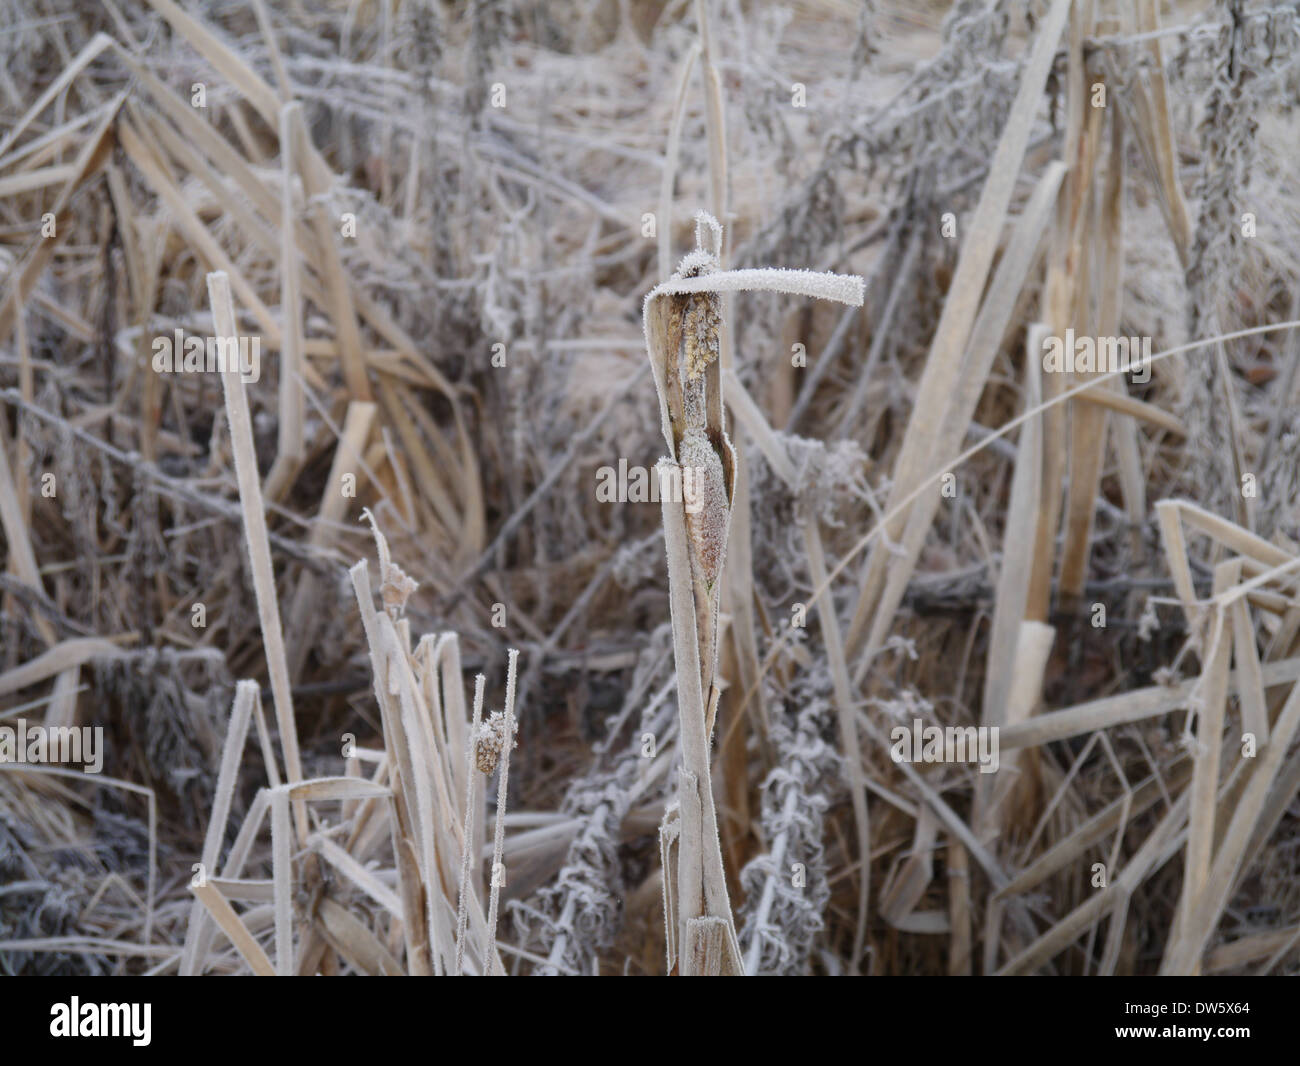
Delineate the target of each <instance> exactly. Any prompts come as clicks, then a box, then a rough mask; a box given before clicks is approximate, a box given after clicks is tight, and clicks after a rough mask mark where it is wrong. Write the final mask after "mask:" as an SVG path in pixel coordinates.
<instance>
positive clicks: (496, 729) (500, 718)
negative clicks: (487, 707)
mask: <svg viewBox="0 0 1300 1066" xmlns="http://www.w3.org/2000/svg"><path fill="white" fill-rule="evenodd" d="M511 726H512V728H511V730H510V734H511V736H510V749H511V750H512V751H513V750H514V749H515V748H517V747H518V746H519V742H518V741H517V740H516V739H515V734H516V733H518V732H519V723H518V722H511ZM505 747H506V716H505V715H504V714H502V713H501V712H500V711H493V712H492V713H491V714H490V715H488V717H487V721H485V722H483V723H482V724H481V725H480V726H479V727H478V735H477V736H476V737H475V738H474V764H475V765H476V766H477V767H478V768H479V769H480V770H481V771H483V773H485V774H490V773H491V772H492V771H493V770H495V769H496V768H497V763H498V762H499V761H500V759H501V753H502V752H503V751H505Z"/></svg>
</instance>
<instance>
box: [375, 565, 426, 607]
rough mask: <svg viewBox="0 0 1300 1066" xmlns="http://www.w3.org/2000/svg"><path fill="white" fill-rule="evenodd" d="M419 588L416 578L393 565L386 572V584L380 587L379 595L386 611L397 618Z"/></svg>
mask: <svg viewBox="0 0 1300 1066" xmlns="http://www.w3.org/2000/svg"><path fill="white" fill-rule="evenodd" d="M419 587H420V586H419V583H418V582H417V581H416V580H415V579H414V578H412V577H410V576H409V575H408V574H407V573H406V572H405V571H404V570H403V569H402V568H401V567H400V566H398V565H397V564H395V563H392V564H389V566H388V567H386V568H385V570H384V583H383V585H381V586H380V589H379V594H380V596H381V597H382V598H383V601H384V607H385V609H386V610H387V611H388V613H389V614H390V615H392V616H393V617H394V618H396V617H397V616H398V615H400V614H401V613H402V611H404V610H405V609H406V601H407V600H408V599H410V598H411V593H412V592H414V591H415V590H416V589H417V588H419Z"/></svg>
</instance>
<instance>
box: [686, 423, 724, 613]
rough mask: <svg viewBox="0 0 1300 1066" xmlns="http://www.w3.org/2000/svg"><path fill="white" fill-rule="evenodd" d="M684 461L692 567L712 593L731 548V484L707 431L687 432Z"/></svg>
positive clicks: (688, 535)
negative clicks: (728, 482)
mask: <svg viewBox="0 0 1300 1066" xmlns="http://www.w3.org/2000/svg"><path fill="white" fill-rule="evenodd" d="M680 457H681V459H680V462H681V468H682V495H683V500H684V502H685V504H686V537H687V540H688V541H689V542H690V550H691V556H692V565H693V566H694V568H695V572H696V573H697V574H698V575H699V576H700V577H701V578H703V579H704V583H705V586H706V587H707V588H710V589H711V588H713V585H714V583H715V582H716V581H717V580H718V574H719V573H720V572H721V571H722V559H723V554H724V552H725V551H726V547H727V527H728V524H729V522H730V518H731V505H730V503H728V501H727V481H726V477H725V476H724V474H723V470H722V460H721V459H720V458H719V457H718V453H717V452H716V451H715V450H714V448H713V443H712V441H710V440H709V438H708V436H707V435H706V434H705V433H704V431H703V430H700V429H690V430H687V432H686V435H685V436H684V437H683V438H682V445H681V450H680Z"/></svg>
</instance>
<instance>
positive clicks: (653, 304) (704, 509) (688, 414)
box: [644, 212, 864, 976]
mask: <svg viewBox="0 0 1300 1066" xmlns="http://www.w3.org/2000/svg"><path fill="white" fill-rule="evenodd" d="M721 249H722V227H721V226H720V225H719V224H718V222H717V220H716V219H714V218H713V217H712V216H711V215H709V214H707V213H705V212H700V213H699V214H697V215H696V225H695V249H694V251H692V252H690V253H689V254H688V255H687V256H686V257H685V258H684V259H683V260H682V261H681V264H680V266H679V267H678V268H677V272H676V273H675V274H673V276H672V277H671V278H670V279H669V280H668V281H666V282H664V283H663V284H662V285H659V286H657V287H656V288H654V289H653V290H651V292H650V293H649V295H648V296H646V300H645V310H644V318H645V334H646V347H647V350H648V352H649V355H650V365H651V368H652V369H653V371H654V376H655V385H656V387H657V389H658V391H659V412H660V419H661V422H662V428H663V434H664V440H665V441H666V442H667V444H668V450H669V454H668V455H667V456H666V457H665V458H663V459H661V460H660V462H659V467H658V472H659V477H660V483H661V485H662V486H664V487H665V491H663V492H661V493H660V496H661V500H662V506H663V515H664V540H665V544H666V547H667V554H668V585H669V603H670V605H671V611H672V622H673V646H674V653H675V657H676V664H677V704H678V713H679V715H680V719H681V721H680V727H681V728H680V745H681V755H682V765H681V770H680V778H679V787H678V798H677V801H676V802H675V803H674V804H672V805H670V807H669V810H668V811H667V813H666V814H665V816H664V825H663V827H662V829H661V839H662V845H663V847H662V850H663V854H664V857H665V863H666V866H665V870H664V906H665V921H666V924H667V941H668V965H669V969H670V970H671V968H672V965H673V961H674V958H675V957H676V956H680V959H681V964H680V971H679V972H680V973H681V974H682V975H683V976H693V975H704V974H736V975H739V974H741V973H743V968H742V964H741V958H740V948H739V945H738V944H737V942H736V931H735V925H734V922H733V920H732V915H731V903H730V901H729V899H728V897H727V886H726V880H725V876H724V873H723V867H722V848H721V844H720V842H719V838H718V821H717V812H716V810H715V808H714V803H713V789H712V786H711V783H710V773H709V737H710V734H711V732H712V726H713V721H714V718H715V715H716V712H717V700H718V687H717V685H716V683H715V674H716V669H717V631H718V606H719V595H720V592H721V584H720V582H719V580H718V579H719V577H720V576H721V573H722V567H723V564H724V562H725V560H726V549H727V533H728V528H729V526H730V521H731V506H732V501H733V499H734V495H735V470H736V463H735V453H734V452H733V450H732V447H731V442H730V441H729V440H728V439H727V434H726V428H725V424H724V420H723V409H722V374H721V367H720V365H719V359H718V352H719V333H720V331H721V328H722V309H721V300H720V299H719V295H718V294H719V293H724V292H736V291H742V290H747V289H748V290H766V291H769V292H786V293H791V294H793V295H797V296H814V297H820V298H823V299H830V300H838V301H840V302H841V303H847V304H855V305H859V304H861V303H862V299H863V289H864V286H863V282H862V279H861V278H858V277H845V276H841V275H835V274H819V273H813V272H811V271H801V270H774V269H764V270H721V269H720V266H719V256H720V253H721ZM687 470H689V471H690V472H691V476H690V477H689V478H688V477H687V476H686V471H687ZM688 485H689V486H692V487H693V491H683V492H673V491H671V490H670V489H669V487H670V486H682V487H683V488H684V489H685V487H686V486H688ZM687 496H691V497H692V498H691V499H687V498H686V497H687ZM674 857H675V860H676V871H675V873H676V876H675V877H674V870H673V869H672V868H671V866H672V863H673V861H674Z"/></svg>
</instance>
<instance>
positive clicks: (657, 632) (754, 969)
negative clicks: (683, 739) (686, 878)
mask: <svg viewBox="0 0 1300 1066" xmlns="http://www.w3.org/2000/svg"><path fill="white" fill-rule="evenodd" d="M1298 28H1300V5H1296V4H1294V3H1282V4H1277V3H1259V4H1255V3H1246V2H1245V0H1204V2H1199V0H1198V2H1190V0H1189V2H1182V0H1177V2H1172V3H1171V2H1167V0H1136V2H1133V3H1129V2H1123V3H1120V2H1112V0H956V2H955V3H953V4H947V3H940V2H938V0H935V2H931V3H904V2H901V0H900V2H895V0H866V2H863V3H852V2H848V0H792V2H783V3H772V4H769V3H749V2H742V0H667V2H664V0H502V2H498V3H493V2H488V0H474V2H471V3H465V4H443V3H429V2H423V0H380V2H362V3H355V2H354V3H345V2H342V0H323V2H313V3H302V2H299V0H286V2H283V3H271V2H269V0H252V2H251V3H250V2H246V0H238V2H235V0H198V2H195V3H187V4H184V5H181V4H177V3H175V2H173V0H104V2H103V3H102V4H99V3H97V4H88V3H72V2H68V0H63V2H59V0H4V2H3V3H0V51H2V52H3V62H0V401H2V402H3V410H4V416H3V423H2V425H3V429H2V431H0V519H3V535H4V539H5V555H6V559H7V565H6V568H5V572H4V574H3V577H0V591H2V594H3V604H2V605H0V654H2V655H3V662H0V725H3V724H12V722H13V721H14V720H15V719H17V718H18V717H25V718H26V719H27V720H29V721H31V722H33V723H35V722H41V723H44V724H47V725H72V724H77V725H89V726H98V727H102V728H103V730H104V733H105V736H106V740H107V746H108V753H107V757H106V763H105V771H104V773H103V775H101V776H98V777H94V776H90V775H85V774H81V773H79V772H77V771H75V770H67V771H60V772H54V771H55V769H57V768H42V767H30V766H29V767H17V766H15V765H12V764H9V765H0V967H2V968H3V969H4V970H5V972H8V973H22V974H37V973H104V974H110V973H145V972H148V973H177V972H180V973H235V972H241V973H247V972H255V973H276V972H279V973H290V972H307V973H316V972H320V973H327V974H330V973H376V974H377V973H408V972H409V973H510V974H530V973H599V974H605V975H615V974H623V973H651V974H658V973H664V972H665V970H666V966H668V965H673V963H672V955H673V951H674V945H673V943H672V941H673V940H674V939H675V937H676V933H675V932H674V929H675V924H674V920H673V918H672V916H671V914H670V918H669V922H668V927H669V934H670V935H669V938H668V942H666V941H665V917H664V907H665V903H667V906H668V907H669V908H670V911H671V910H672V908H673V907H674V906H675V905H676V903H677V901H676V900H675V899H674V893H673V890H672V881H673V879H672V878H671V877H669V878H668V879H667V880H668V881H669V887H668V891H667V892H665V875H664V864H665V862H666V863H667V864H668V869H669V870H670V871H672V870H674V869H676V866H675V864H676V863H677V862H678V861H679V860H680V861H686V859H684V858H682V857H681V856H679V855H678V852H677V850H676V849H677V848H678V846H679V843H678V837H677V836H675V835H674V834H675V833H676V832H677V830H676V829H675V828H674V826H675V825H676V824H677V823H676V822H675V821H674V819H675V818H677V817H679V815H680V811H679V809H678V806H677V804H678V785H677V782H678V774H677V764H678V763H679V762H680V755H681V752H680V751H679V745H678V735H679V725H678V713H677V693H676V678H677V676H678V673H679V671H680V670H681V669H682V664H681V663H680V662H675V652H674V642H673V639H672V635H671V632H670V627H669V624H668V622H669V617H670V604H669V582H668V569H667V567H666V566H665V539H664V529H665V527H664V525H663V524H662V523H663V521H664V516H665V515H667V513H668V512H667V511H664V512H663V513H662V514H661V510H660V507H658V506H654V505H651V504H649V503H645V504H642V503H637V502H628V503H608V502H605V501H604V500H602V499H601V498H600V497H599V496H598V492H597V487H598V485H600V484H601V479H602V476H603V475H602V474H601V468H605V467H612V468H615V469H617V468H618V465H619V461H620V460H626V463H627V464H628V465H629V466H630V467H641V468H644V469H645V470H651V469H652V468H653V467H654V466H655V463H656V461H657V460H658V459H659V457H660V456H661V455H662V454H663V451H664V441H663V440H662V439H661V433H660V426H659V425H658V424H657V423H658V421H659V420H658V419H657V418H656V402H655V389H654V382H653V380H652V375H651V374H650V373H648V372H647V371H648V369H649V368H648V365H647V356H646V340H645V336H644V335H643V332H642V322H641V313H642V300H643V298H644V297H645V295H646V294H647V293H648V292H649V291H650V290H651V289H653V288H654V287H655V286H656V285H657V284H659V283H661V282H663V281H666V280H667V279H668V276H669V275H670V274H671V273H672V272H673V271H674V269H676V268H677V264H678V260H679V259H680V257H681V256H682V255H683V254H685V253H686V252H688V251H689V250H690V249H691V248H692V247H695V244H696V239H697V238H696V226H697V223H696V221H695V217H696V213H697V211H699V210H701V209H704V210H707V211H709V212H711V213H712V214H713V215H714V216H716V217H717V218H718V219H719V220H720V221H721V223H722V227H723V229H722V232H723V238H722V240H723V243H722V245H721V247H720V249H719V252H720V254H719V255H718V257H717V264H718V265H719V266H720V267H722V268H733V269H735V268H739V269H743V268H751V267H788V268H797V269H802V270H809V271H834V272H838V273H841V274H848V275H853V274H857V275H861V276H862V277H864V278H865V280H866V298H865V303H864V304H863V306H861V307H855V306H851V305H850V306H848V307H844V306H841V305H839V304H835V303H831V302H824V301H812V300H803V299H791V298H790V297H789V296H786V295H780V294H775V293H770V292H759V293H754V292H739V291H736V292H727V293H726V294H725V295H724V296H723V298H722V299H721V300H720V302H719V306H720V307H721V315H722V319H721V321H722V323H723V324H722V330H721V334H720V344H719V348H718V356H719V357H718V362H717V364H716V366H717V370H716V371H713V373H714V374H715V381H716V383H717V384H716V385H715V386H713V387H714V388H715V389H716V392H715V393H713V394H712V395H721V394H722V385H723V384H724V383H725V396H726V404H727V408H726V425H727V433H728V434H729V435H730V439H731V443H732V445H733V446H734V449H735V468H734V471H733V472H732V473H730V474H729V477H731V476H733V475H734V482H733V484H732V486H731V488H732V489H733V490H734V500H733V501H732V507H731V518H730V531H729V532H730V540H729V544H728V545H727V548H726V564H725V568H724V570H723V572H722V577H721V579H720V583H719V588H718V593H717V595H718V596H719V597H720V599H719V601H718V603H719V624H718V637H717V649H716V655H717V677H718V688H719V691H720V695H719V698H718V701H717V704H716V706H715V707H711V708H709V710H710V713H711V714H712V713H716V719H715V720H712V721H711V722H710V725H711V727H712V746H711V749H710V751H711V756H712V782H713V795H714V798H715V801H716V807H717V824H718V830H719V840H720V846H721V855H722V860H723V868H724V870H725V878H726V886H725V888H726V891H725V893H723V895H724V897H729V901H730V903H729V906H730V907H731V908H733V909H734V915H735V918H734V928H735V934H736V936H735V941H736V944H737V945H738V952H739V956H738V957H739V960H740V962H739V963H737V962H736V959H735V958H733V957H731V956H727V959H728V961H726V962H725V963H719V962H718V959H717V958H714V957H713V956H712V955H711V954H710V951H711V950H712V949H708V950H705V949H703V948H702V949H701V954H700V960H704V961H703V962H700V965H704V966H705V967H706V968H709V967H718V966H721V967H722V968H724V969H725V968H727V967H731V968H733V969H736V968H740V967H742V966H743V969H744V970H745V972H749V973H764V974H766V973H794V974H804V973H812V974H828V975H831V974H836V975H837V974H847V973H858V972H862V973H871V974H878V975H885V974H889V975H893V974H930V973H951V974H976V973H978V974H993V973H1038V974H1048V973H1057V974H1110V973H1122V974H1131V973H1156V972H1162V973H1197V972H1200V973H1209V972H1232V973H1295V972H1296V971H1297V968H1298V967H1300V950H1298V948H1297V945H1300V876H1298V874H1300V835H1298V833H1297V826H1298V821H1297V820H1298V818H1300V809H1298V808H1297V806H1296V793H1297V789H1298V788H1300V749H1297V746H1296V743H1295V741H1296V731H1297V728H1298V727H1300V688H1297V687H1296V686H1297V683H1298V682H1300V587H1298V585H1297V570H1298V569H1300V547H1298V545H1300V513H1298V512H1297V505H1296V504H1297V497H1296V491H1297V478H1296V475H1295V471H1296V469H1297V453H1298V452H1300V422H1297V419H1296V417H1295V414H1294V412H1295V411H1296V407H1295V400H1296V392H1297V388H1296V386H1297V382H1296V366H1297V350H1296V340H1295V337H1296V333H1295V331H1294V329H1293V328H1292V327H1293V325H1294V321H1293V320H1295V319H1297V318H1298V317H1300V296H1298V295H1297V294H1298V293H1300V287H1298V286H1297V276H1298V275H1300V264H1298V263H1297V260H1296V253H1295V249H1296V248H1298V247H1300V202H1298V201H1297V198H1296V196H1295V190H1294V188H1293V174H1292V171H1293V169H1294V168H1293V166H1292V165H1291V160H1292V158H1293V150H1294V149H1293V146H1294V144H1295V136H1296V129H1295V112H1294V107H1295V104H1296V102H1297V100H1300V80H1298V75H1300V68H1298V67H1297V63H1296V61H1295V58H1294V57H1295V55H1296V43H1297V40H1296V39H1297V30H1298ZM1099 93H1100V96H1099V95H1098V94H1099ZM1099 101H1100V103H1099ZM800 105H803V106H800ZM697 266H698V264H697ZM223 279H224V280H223ZM178 329H179V330H184V331H185V332H186V333H187V334H191V335H196V336H212V335H214V333H216V334H219V335H222V336H231V335H233V334H234V333H235V332H238V333H240V334H241V335H244V336H252V337H256V338H258V340H259V341H260V345H261V353H262V373H261V377H260V380H259V381H257V382H256V383H248V384H241V383H240V381H239V379H238V375H231V374H225V375H220V374H193V373H191V374H161V373H157V372H156V371H155V370H154V368H153V362H152V360H153V354H154V348H153V345H154V342H155V339H156V338H159V337H171V336H173V333H174V331H175V330H178ZM1067 329H1073V330H1074V331H1075V333H1076V334H1077V335H1079V336H1089V337H1108V336H1123V337H1149V338H1151V346H1152V350H1153V351H1154V352H1155V353H1157V358H1156V360H1155V362H1154V364H1153V366H1152V368H1151V369H1152V374H1151V377H1150V380H1149V381H1147V382H1145V383H1136V382H1135V381H1134V380H1133V379H1131V378H1130V377H1129V376H1128V375H1124V374H1109V375H1104V374H1089V373H1086V372H1079V373H1075V374H1058V373H1045V372H1044V371H1043V361H1042V358H1041V353H1042V351H1043V347H1042V342H1043V339H1044V338H1045V337H1047V336H1064V334H1065V331H1066V330H1067ZM800 345H801V346H802V355H801V354H800V352H801V350H800V349H799V348H798V347H797V346H800ZM1089 386H1090V387H1089ZM711 417H712V418H713V419H714V421H711V422H710V427H711V428H714V429H715V428H716V427H717V425H718V422H717V421H716V419H717V418H718V417H720V416H719V414H718V412H713V414H712V415H711ZM47 474H52V475H53V478H54V480H53V482H52V483H51V482H47V481H46V480H45V475H47ZM50 485H52V486H53V488H54V491H53V492H52V493H51V492H49V491H48V487H49V486H50ZM351 485H355V494H354V495H353V494H347V493H346V492H345V491H344V486H351ZM366 518H369V522H367V521H366ZM358 560H363V561H362V562H358ZM372 574H373V582H372ZM376 590H378V591H379V593H380V598H379V600H378V601H376V598H375V595H374V592H375V591H376ZM711 595H712V593H711ZM196 605H201V608H202V609H201V611H200V612H199V614H196ZM200 615H201V616H202V617H201V618H200ZM200 620H201V621H202V623H203V624H202V625H197V624H196V621H200ZM516 652H517V656H516V654H515V653H516ZM678 654H680V644H679V651H678ZM475 675H477V676H478V679H477V680H475ZM240 679H247V680H240ZM705 680H706V682H707V680H708V679H707V677H706V678H705ZM237 682H238V683H237ZM705 696H706V698H707V693H705ZM264 705H265V708H266V709H265V711H264ZM918 719H919V720H920V721H921V722H922V723H924V724H926V725H939V726H963V727H964V726H980V725H983V726H997V727H999V729H1000V740H1001V766H1000V769H999V771H998V773H997V774H993V775H983V774H980V773H979V771H978V767H977V766H976V765H974V764H972V763H962V762H953V761H948V762H943V763H938V764H933V765H926V764H920V765H915V766H913V765H909V764H900V763H897V762H895V761H893V760H892V759H891V757H890V753H889V749H890V746H891V744H890V739H889V737H890V730H891V729H892V728H894V727H895V726H896V725H900V724H902V725H907V726H910V725H911V723H912V722H913V721H914V720H918ZM682 721H683V722H685V721H686V718H685V711H683V718H682ZM516 726H517V747H512V745H511V743H510V740H511V738H512V737H513V736H515V735H516ZM1246 733H1249V734H1250V735H1251V737H1253V740H1254V743H1255V750H1254V751H1253V753H1251V754H1249V756H1245V755H1243V751H1244V749H1245V748H1248V747H1249V746H1250V745H1249V741H1244V740H1243V734H1246ZM707 776H708V775H707V774H706V775H705V778H706V779H707ZM661 824H662V826H663V830H662V832H658V831H657V830H658V828H659V827H660V826H661ZM682 855H685V852H683V853H682ZM727 917H728V920H730V914H728V916H727ZM697 961H699V960H694V959H693V957H692V959H688V958H685V957H684V958H683V959H682V960H681V965H682V967H683V968H689V967H688V963H689V964H690V965H695V964H696V962H697Z"/></svg>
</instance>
